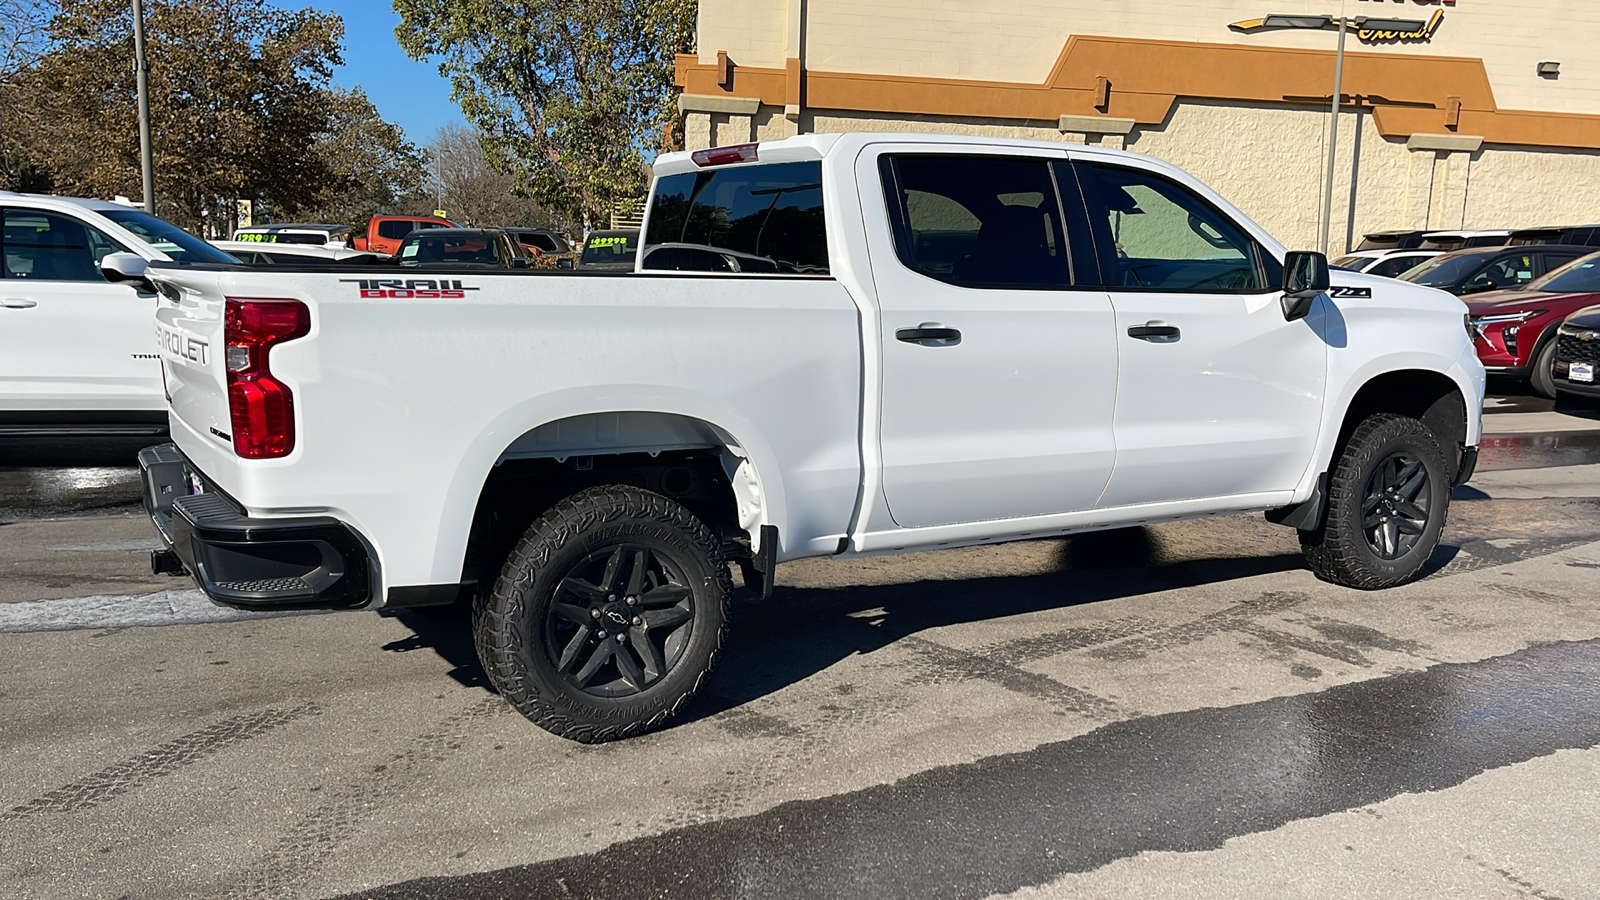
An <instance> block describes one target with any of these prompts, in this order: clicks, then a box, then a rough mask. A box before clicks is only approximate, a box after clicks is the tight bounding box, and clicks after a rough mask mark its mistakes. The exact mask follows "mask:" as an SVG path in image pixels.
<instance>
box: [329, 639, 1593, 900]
mask: <svg viewBox="0 0 1600 900" xmlns="http://www.w3.org/2000/svg"><path fill="white" fill-rule="evenodd" d="M1597 744H1600V641H1580V642H1564V643H1558V644H1551V645H1547V646H1542V647H1536V648H1533V649H1530V650H1525V651H1522V652H1519V653H1513V654H1509V655H1507V656H1501V657H1495V658H1491V659H1487V660H1483V661H1481V662H1475V663H1466V664H1444V665H1438V666H1434V667H1432V668H1429V669H1425V670H1423V671H1420V672H1409V673H1406V674H1403V675H1395V676H1390V677H1383V678H1374V679H1371V680H1367V681H1360V682H1356V683H1354V684H1347V685H1341V686H1339V687H1335V688H1330V689H1328V690H1326V691H1320V692H1317V693H1311V694H1300V695H1296V696H1289V697H1277V698H1274V699H1271V700H1266V701H1262V702H1259V703H1249V704H1243V705H1239V706H1232V707H1227V708H1223V709H1199V710H1192V711H1187V712H1181V713H1172V714H1168V715H1162V716H1150V717H1144V718H1137V719H1132V720H1128V721H1123V722H1115V723H1112V724H1110V725H1107V726H1105V727H1103V728H1100V729H1098V730H1096V731H1093V732H1091V733H1089V734H1086V735H1083V736H1081V737H1077V738H1073V739H1071V740H1067V741H1061V742H1053V743H1047V744H1042V745H1040V746H1038V747H1035V748H1033V749H1031V750H1028V751H1026V752H1023V753H1016V754H1008V755H1005V756H996V757H990V758H987V759H983V760H981V761H978V762H974V763H968V764H964V765H957V766H949V767H945V768H940V769H934V770H930V771H925V772H919V773H918V774H916V775H913V776H911V777H909V778H906V779H903V780H901V781H897V782H895V783H894V784H888V785H879V786H875V787H871V788H867V789H865V790H860V791H852V792H849V793H845V794H836V795H833V796H829V797H824V798H820V799H816V800H805V801H797V802H793V803H787V804H784V805H782V806H778V807H776V808H774V809H771V810H768V811H766V812H764V813H760V814H758V815H754V816H749V817H746V818H741V819H736V820H732V821H724V822H713V823H707V824H705V825H698V826H693V827H690V828H684V829H678V830H674V831H670V832H667V833H664V834H659V835H652V836H649V837H643V838H637V839H634V840H631V841H625V842H623V843H620V844H615V845H612V846H610V847H607V848H605V849H604V850H603V851H600V852H597V853H592V854H587V855H584V856H578V857H567V858H563V859H557V860H551V861H549V862H544V863H539V864H535V865H529V866H521V867H516V868H511V869H501V870H495V871H490V872H482V873H475V874H472V875H467V876H462V877H458V878H453V879H420V880H416V881H409V882H404V883H401V884H397V885H392V886H390V887H386V888H383V889H380V890H376V891H369V892H363V893H360V894H351V895H347V896H348V897H350V898H362V900H387V898H394V900H400V898H407V900H433V898H438V900H446V898H449V900H465V898H496V897H507V896H519V897H555V896H574V897H623V896H632V897H662V898H667V897H683V898H704V900H715V898H736V897H848V896H864V897H875V898H885V900H888V898H905V900H924V898H929V897H950V898H982V897H987V896H990V895H991V894H996V893H1002V892H1010V891H1014V890H1017V889H1018V888H1021V887H1025V886H1028V885H1035V884H1042V883H1045V882H1048V881H1050V880H1052V879H1055V878H1057V877H1059V876H1061V875H1063V874H1065V873H1069V872H1086V871H1089V870H1092V869H1095V868H1098V867H1101V866H1104V865H1106V864H1108V863H1111V862H1113V861H1115V860H1118V859H1122V858H1126V857H1131V856H1134V855H1136V854H1140V853H1145V852H1150V851H1175V852H1195V851H1200V850H1212V849H1216V848H1218V847H1221V846H1222V845H1223V843H1224V842H1226V841H1228V840H1230V839H1232V838H1236V837H1240V836H1242V835H1249V834H1255V833H1259V832H1263V831H1268V830H1271V829H1274V828H1278V827H1280V826H1282V825H1284V824H1287V823H1289V822H1293V821H1297V820H1300V819H1306V818H1312V817H1317V816H1325V815H1328V814H1331V813H1335V812H1342V811H1345V810H1349V809H1354V808H1356V807H1362V806H1367V805H1370V804H1374V803H1378V802H1381V801H1383V800H1387V799H1389V798H1391V797H1395V796H1398V795H1400V794H1407V793H1423V792H1433V791H1440V790H1444V789H1447V788H1450V787H1454V786H1456V785H1459V784H1461V783H1462V782H1464V781H1466V780H1467V779H1470V778H1472V777H1474V776H1477V775H1479V774H1481V773H1483V772H1486V771H1488V770H1490V769H1497V768H1501V767H1504V766H1509V765H1514V764H1517V763H1522V762H1526V761H1528V760H1531V759H1534V758H1536V757H1540V756H1544V755H1547V754H1550V753H1553V752H1555V751H1557V750H1562V749H1587V748H1590V747H1594V746H1596V745H1597ZM1533 896H1541V895H1533Z"/></svg>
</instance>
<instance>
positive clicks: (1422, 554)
mask: <svg viewBox="0 0 1600 900" xmlns="http://www.w3.org/2000/svg"><path fill="white" fill-rule="evenodd" d="M1450 473H1451V468H1450V466H1449V465H1448V464H1447V463H1446V461H1445V457H1444V452H1443V451H1442V450H1440V448H1439V443H1438V441H1436V440H1434V437H1433V435H1432V433H1430V432H1429V431H1428V429H1427V428H1426V427H1425V426H1424V425H1423V424H1422V423H1421V422H1419V421H1417V420H1416V419H1411V418H1406V417H1405V416H1397V415H1392V414H1388V413H1380V414H1377V415H1374V416H1371V417H1369V418H1368V419H1367V420H1366V421H1364V422H1362V423H1361V424H1360V425H1359V426H1357V427H1356V430H1355V432H1354V433H1353V434H1351V436H1350V440H1349V442H1348V443H1347V444H1346V445H1345V447H1344V451H1343V452H1342V453H1341V454H1340V455H1339V461H1338V464H1337V466H1335V468H1334V471H1333V473H1332V475H1331V477H1330V478H1329V479H1328V511H1327V515H1326V517H1325V518H1324V519H1323V523H1322V527H1320V528H1318V529H1317V530H1316V531H1302V532H1301V533H1300V545H1301V548H1302V549H1303V550H1304V551H1305V555H1306V561H1307V562H1309V563H1310V564H1311V568H1312V570H1313V571H1315V572H1316V573H1317V574H1318V575H1321V576H1322V577H1323V578H1326V579H1328V580H1329V581H1333V582H1336V583H1338V584H1342V585H1345V586H1347V587H1353V588H1361V589H1363V590H1376V589H1379V588H1386V587H1393V586H1395V585H1398V584H1403V583H1405V582H1406V581H1409V580H1410V579H1411V578H1413V577H1415V576H1416V574H1417V572H1418V571H1420V570H1421V569H1422V566H1423V565H1424V564H1425V563H1426V562H1427V561H1428V558H1429V557H1430V556H1432V555H1433V551H1434V548H1435V547H1437V546H1438V544H1439V535H1440V533H1441V532H1442V531H1443V530H1444V521H1445V515H1446V513H1447V511H1448V510H1449V505H1450Z"/></svg>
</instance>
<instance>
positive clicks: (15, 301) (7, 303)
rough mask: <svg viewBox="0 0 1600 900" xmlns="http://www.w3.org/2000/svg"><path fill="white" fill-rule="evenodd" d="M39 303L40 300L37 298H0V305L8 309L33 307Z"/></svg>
mask: <svg viewBox="0 0 1600 900" xmlns="http://www.w3.org/2000/svg"><path fill="white" fill-rule="evenodd" d="M38 305H39V301H37V300H23V299H22V298H20V297H7V298H6V299H4V300H0V306H4V307H5V308H6V309H32V308H33V307H35V306H38Z"/></svg>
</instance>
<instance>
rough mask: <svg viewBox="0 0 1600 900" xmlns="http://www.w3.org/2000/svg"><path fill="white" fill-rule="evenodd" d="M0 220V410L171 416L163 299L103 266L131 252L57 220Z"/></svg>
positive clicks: (89, 229)
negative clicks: (158, 326)
mask: <svg viewBox="0 0 1600 900" xmlns="http://www.w3.org/2000/svg"><path fill="white" fill-rule="evenodd" d="M0 221H3V226H4V228H3V232H0V342H3V345H0V404H4V406H5V408H7V409H9V410H13V411H18V410H55V411H60V412H66V413H73V414H77V413H90V414H92V413H95V412H103V411H121V412H126V411H133V410H145V411H159V410H163V409H165V408H166V399H165V396H164V394H163V392H162V389H161V361H160V357H159V355H158V350H157V347H156V338H155V306H156V296H155V295H154V294H140V293H138V292H137V291H135V290H134V289H133V288H132V287H131V286H129V285H126V284H111V283H109V282H107V281H106V280H105V278H103V277H102V276H101V275H100V268H99V260H100V259H101V258H103V257H104V256H105V255H106V254H107V253H111V252H116V251H121V250H123V249H124V248H122V247H121V246H119V245H118V244H117V243H116V242H114V241H113V240H112V239H111V238H110V237H108V236H106V235H105V234H104V233H102V232H101V231H100V230H99V229H96V228H94V227H93V226H90V225H88V224H86V223H84V222H81V221H79V220H78V219H76V218H73V217H71V216H67V215H64V214H62V213H58V212H50V211H45V210H39V209H32V208H24V207H5V208H3V209H0ZM93 418H94V416H93V415H89V416H88V417H87V418H85V419H84V421H89V420H92V419H93Z"/></svg>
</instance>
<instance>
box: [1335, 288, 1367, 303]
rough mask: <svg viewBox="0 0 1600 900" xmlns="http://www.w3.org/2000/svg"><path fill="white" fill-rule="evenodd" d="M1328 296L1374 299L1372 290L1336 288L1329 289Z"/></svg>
mask: <svg viewBox="0 0 1600 900" xmlns="http://www.w3.org/2000/svg"><path fill="white" fill-rule="evenodd" d="M1328 294H1329V295H1330V296H1333V297H1344V298H1348V299H1361V300H1370V299H1372V288H1358V287H1336V288H1329V289H1328Z"/></svg>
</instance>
